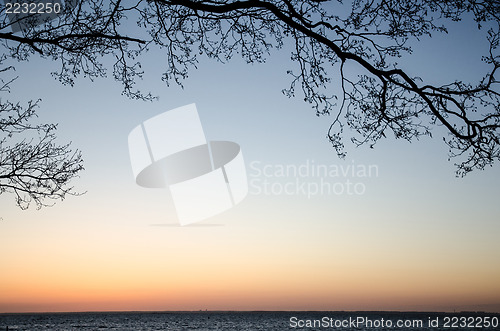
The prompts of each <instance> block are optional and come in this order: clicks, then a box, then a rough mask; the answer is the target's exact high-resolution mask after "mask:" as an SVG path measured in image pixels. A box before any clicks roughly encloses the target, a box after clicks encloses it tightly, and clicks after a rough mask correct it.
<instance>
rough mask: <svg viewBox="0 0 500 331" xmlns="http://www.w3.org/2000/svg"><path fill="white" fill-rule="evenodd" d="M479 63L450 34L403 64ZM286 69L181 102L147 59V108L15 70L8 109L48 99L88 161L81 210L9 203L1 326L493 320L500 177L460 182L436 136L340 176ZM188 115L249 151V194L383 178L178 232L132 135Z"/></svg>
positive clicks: (264, 199) (464, 29)
mask: <svg viewBox="0 0 500 331" xmlns="http://www.w3.org/2000/svg"><path fill="white" fill-rule="evenodd" d="M464 44H466V45H467V47H466V48H464V46H463V45H464ZM485 47H486V44H485V43H484V41H483V40H482V39H481V38H479V37H478V36H477V35H475V31H474V29H473V25H462V26H460V27H459V25H458V24H457V25H454V26H453V27H452V29H451V32H450V34H449V35H447V36H443V37H441V38H434V39H432V40H424V41H423V42H422V43H421V44H419V45H416V47H415V52H414V54H413V55H412V56H411V57H410V58H408V59H406V60H401V61H400V63H402V65H403V66H404V68H406V69H407V70H408V71H409V72H410V74H412V75H419V76H421V77H429V79H430V80H431V81H432V82H438V83H439V82H442V83H444V82H446V81H449V80H453V79H470V78H479V77H480V75H481V70H482V67H481V66H480V65H478V64H480V62H479V59H480V56H481V54H482V52H484V50H485ZM288 58H289V55H288V53H287V52H286V51H279V52H273V53H272V56H271V57H270V58H269V60H268V61H267V63H266V64H262V65H253V66H251V65H247V64H245V63H243V62H242V61H241V60H240V59H234V60H233V61H231V62H230V63H228V64H225V65H222V64H218V63H215V62H213V61H209V60H203V61H201V63H200V65H199V69H198V70H196V71H195V70H193V71H192V72H191V73H190V76H189V78H188V80H186V81H185V87H184V89H181V88H179V87H177V86H171V87H169V88H167V87H165V85H164V84H163V83H162V82H161V80H160V76H161V71H162V68H163V65H164V60H163V59H162V57H161V54H160V53H158V52H155V51H153V52H150V53H149V54H147V55H146V56H144V58H143V66H144V69H145V71H146V73H147V74H146V76H145V79H144V80H143V81H142V82H140V88H141V89H142V90H151V91H152V92H153V93H154V94H156V95H159V96H160V99H159V101H156V102H152V103H145V102H141V101H131V100H129V99H127V98H125V97H123V96H121V95H120V92H121V86H120V85H119V84H118V83H115V82H113V81H112V80H111V79H99V80H96V81H95V82H89V81H86V80H84V79H80V80H78V81H77V83H76V85H75V86H74V87H73V88H71V87H67V86H62V85H60V84H59V83H58V82H56V81H55V80H54V79H53V78H52V77H51V76H50V74H49V73H50V71H52V70H55V69H57V65H56V64H55V63H52V62H49V61H43V60H40V59H37V58H33V59H32V60H30V62H29V63H19V64H16V67H17V71H16V74H18V75H19V76H20V78H19V79H18V80H17V81H16V82H15V83H14V85H13V86H12V87H13V91H12V93H10V95H9V96H8V98H9V99H10V100H19V101H24V102H26V101H27V100H29V99H37V98H42V99H43V100H42V103H41V108H40V110H39V113H38V114H39V120H40V121H43V122H57V123H59V128H58V136H59V139H60V141H61V143H63V142H66V141H72V142H73V146H74V147H75V148H78V149H80V150H81V151H82V152H83V156H84V159H85V168H86V170H85V171H84V172H83V173H82V175H81V178H79V179H77V180H76V181H75V182H74V184H75V187H76V188H77V189H79V190H81V191H87V193H86V194H85V195H83V196H80V197H68V198H67V199H66V200H65V201H63V202H58V203H57V204H56V205H55V206H54V207H51V208H44V209H42V210H39V211H37V210H35V208H31V209H30V210H27V211H21V210H19V209H18V208H17V207H16V206H15V204H14V199H13V196H12V195H7V194H3V195H2V196H0V217H1V218H2V220H1V221H0V266H1V268H0V269H1V272H0V312H25V311H97V310H198V309H209V310H210V309H214V310H215V309H221V310H445V311H452V310H454V309H456V310H460V309H480V310H488V311H500V282H499V281H498V279H500V263H499V261H500V240H499V236H500V219H499V215H500V204H499V203H498V197H499V196H500V166H499V165H496V166H495V167H493V168H488V169H486V170H485V171H481V172H479V171H476V172H473V173H471V174H469V175H468V176H467V177H465V178H456V177H455V175H454V170H455V168H454V166H453V162H448V161H447V154H446V153H447V148H446V146H445V145H444V144H443V143H442V140H441V136H442V135H443V134H444V131H439V129H438V130H436V131H434V136H435V137H436V138H435V139H430V138H422V139H421V140H420V141H415V142H413V143H411V144H410V143H407V142H405V141H396V140H394V139H392V138H390V139H385V140H383V141H381V142H380V143H379V144H378V145H377V146H376V147H375V149H369V148H367V147H361V148H357V149H356V148H354V147H352V146H350V145H348V153H349V154H348V157H347V158H346V160H344V161H343V160H339V159H338V158H337V156H336V154H335V152H334V150H333V149H332V148H331V146H330V145H329V143H328V141H327V139H326V132H327V129H328V127H329V124H330V121H331V118H329V117H316V116H315V115H314V112H313V110H311V109H310V108H309V106H308V105H307V104H305V103H303V102H302V101H301V98H300V97H298V98H296V99H288V98H286V97H284V96H283V95H282V94H281V92H280V91H281V89H282V88H285V87H287V84H288V83H289V79H290V77H287V75H286V70H287V69H289V68H290V67H291V66H293V64H290V63H289V62H288V61H287V59H288ZM2 97H6V96H5V95H4V96H2ZM193 102H195V103H196V104H197V107H198V112H199V114H200V118H201V121H202V124H203V126H204V129H205V134H206V136H207V138H208V139H210V140H230V141H235V142H237V143H239V144H240V145H241V148H242V151H243V156H244V158H245V163H246V165H247V171H248V175H249V180H252V179H253V180H255V181H256V182H257V183H262V181H263V180H268V181H269V182H270V183H271V184H272V183H275V185H281V184H284V183H287V182H289V181H294V180H295V178H291V177H285V178H283V177H276V176H271V177H269V178H267V177H264V176H258V174H257V171H256V170H255V169H254V168H255V167H263V166H264V165H269V166H272V167H279V166H280V165H285V166H286V165H292V166H300V165H303V164H306V163H307V162H309V163H310V164H313V163H314V164H316V165H325V164H326V165H336V166H339V167H340V166H343V167H347V166H350V165H351V166H352V165H359V166H361V167H362V166H368V165H374V166H376V167H377V169H378V173H377V175H376V176H375V175H374V176H371V177H357V176H354V177H352V176H347V177H344V176H340V177H337V178H326V179H325V180H327V181H332V182H341V183H343V182H345V181H346V180H350V181H352V182H355V183H361V184H362V185H363V187H365V189H366V191H365V192H364V194H362V195H356V194H354V195H348V194H340V195H336V194H315V195H312V196H311V197H309V198H308V197H307V196H305V195H304V194H295V195H287V194H263V193H261V194H257V193H258V192H256V190H255V189H252V187H251V188H250V194H249V196H248V197H247V198H246V199H245V200H244V201H243V202H242V203H241V204H240V205H238V206H237V207H235V208H233V209H231V210H229V211H227V212H225V213H222V214H220V215H217V216H215V217H212V218H210V219H208V220H206V221H204V222H202V223H199V224H195V225H192V226H187V227H180V226H177V225H176V224H177V219H176V215H175V209H174V205H173V203H172V200H171V196H170V195H169V193H168V190H161V189H144V188H141V187H139V186H137V185H136V184H135V183H134V178H133V175H132V171H131V168H130V161H129V156H128V147H127V136H128V133H129V132H130V131H131V130H132V129H133V128H134V127H135V126H136V125H138V124H139V123H141V122H143V121H144V120H146V119H148V118H150V117H152V116H154V115H156V114H159V113H162V112H164V111H166V110H169V109H173V108H176V107H179V106H183V105H186V104H189V103H193ZM251 164H253V165H254V167H251ZM301 180H303V181H305V182H307V183H311V182H313V183H314V182H317V181H318V180H319V179H318V178H317V177H306V178H302V179H301Z"/></svg>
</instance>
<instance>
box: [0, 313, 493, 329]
mask: <svg viewBox="0 0 500 331" xmlns="http://www.w3.org/2000/svg"><path fill="white" fill-rule="evenodd" d="M478 329H481V330H500V314H495V313H481V312H460V313H436V312H432V313H425V312H327V311H300V312H298V311H286V312H285V311H280V312H271V311H251V312H250V311H246V312H224V311H196V312H84V313H15V314H14V313H7V314H0V331H4V330H8V331H13V330H16V331H20V330H30V331H31V330H36V331H39V330H54V331H67V330H78V331H86V330H123V331H137V330H172V331H180V330H197V331H205V330H207V331H208V330H240V331H247V330H268V331H273V330H359V331H364V330H408V331H411V330H421V331H422V330H448V331H451V330H478Z"/></svg>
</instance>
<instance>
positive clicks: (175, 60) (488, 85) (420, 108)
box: [0, 0, 500, 175]
mask: <svg viewBox="0 0 500 331" xmlns="http://www.w3.org/2000/svg"><path fill="white" fill-rule="evenodd" d="M499 13H500V3H499V2H498V1H495V0H418V1H415V0H412V1H410V0H352V1H341V0H332V1H325V0H307V1H294V0H275V1H263V0H229V1H227V0H226V1H221V0H206V1H202V0H175V1H166V0H148V1H142V0H135V1H121V0H112V1H100V0H82V1H75V0H68V1H66V2H65V4H64V5H63V6H62V9H61V12H60V13H58V14H57V15H56V16H55V17H54V16H52V17H51V19H50V20H46V21H44V22H41V20H40V17H37V16H36V15H27V16H26V15H25V16H23V17H18V18H12V15H10V16H9V15H6V13H5V7H3V8H2V12H1V14H2V18H1V21H0V42H1V44H2V47H3V53H4V56H5V57H12V58H14V59H17V60H20V61H25V60H28V59H29V58H30V57H31V56H33V55H38V56H41V57H43V58H47V59H49V60H53V61H58V62H59V63H60V68H59V70H58V71H57V72H54V73H53V75H54V76H55V77H56V78H57V79H59V80H60V81H61V82H62V83H64V84H73V82H74V79H75V78H77V77H79V76H83V77H87V78H90V79H93V78H96V77H104V76H106V74H107V72H108V71H109V70H111V72H112V74H113V77H114V79H116V80H117V81H120V82H121V83H122V84H123V93H124V94H125V95H127V96H129V97H131V98H139V99H145V100H150V99H153V98H154V97H153V96H152V95H151V94H149V93H147V92H146V93H143V92H141V91H140V90H138V89H136V86H135V82H136V80H137V79H140V78H141V77H142V74H143V72H142V71H141V65H140V55H141V54H142V53H144V52H146V51H148V50H149V49H151V48H153V47H154V48H159V49H161V50H162V51H163V54H164V56H165V59H166V63H167V64H168V65H167V66H166V68H164V73H163V80H164V81H165V82H166V83H167V84H169V83H171V82H175V83H177V84H181V85H182V80H183V79H185V78H186V77H187V75H188V72H189V70H192V69H193V68H195V67H196V65H197V63H198V59H199V57H201V56H208V57H209V58H213V59H214V60H216V61H221V62H226V61H228V60H230V59H231V58H232V57H233V56H234V55H235V54H239V55H240V56H242V57H243V58H244V59H245V60H246V61H247V62H249V63H254V62H263V61H265V59H266V57H267V56H269V54H270V50H271V49H273V48H277V49H279V48H284V47H285V45H292V47H291V48H292V51H291V64H292V65H297V67H298V70H289V71H288V74H289V75H290V77H291V84H290V86H288V88H285V89H284V90H283V91H284V93H285V94H286V95H287V96H290V97H292V96H295V95H296V93H298V92H299V93H301V94H302V95H303V99H304V100H305V101H306V102H308V103H310V104H311V105H312V107H313V108H314V109H315V111H316V114H318V115H320V114H331V115H332V118H333V119H332V124H331V127H330V130H329V131H328V135H327V136H328V139H329V140H330V141H331V143H332V145H333V147H334V148H335V150H336V152H337V153H338V155H339V156H341V157H343V156H345V150H344V140H345V139H344V138H343V137H345V132H344V130H345V129H346V128H349V129H350V131H351V132H353V134H354V137H353V138H352V139H351V140H352V141H353V143H354V144H356V145H363V144H368V145H370V146H373V145H374V144H375V143H376V142H377V141H378V140H379V139H381V138H382V137H385V136H386V135H388V134H389V133H390V132H392V134H393V135H394V137H396V138H402V139H406V140H408V141H412V140H414V139H418V137H420V136H422V135H431V133H432V130H433V128H435V127H436V126H444V127H445V128H446V129H447V131H448V133H449V135H448V137H446V138H445V139H444V141H445V143H446V144H447V145H448V146H449V148H450V157H454V158H455V159H456V160H457V163H456V164H457V173H458V174H459V175H465V174H466V173H468V172H470V171H472V170H474V169H483V168H484V167H486V166H488V165H492V164H493V163H494V162H495V161H498V160H499V159H500V134H499V128H500V103H499V97H500V95H499V90H498V83H499V81H498V80H497V78H495V74H497V69H498V67H499V65H500V59H499V55H498V46H499V40H500V32H499V31H500V29H499V26H500V19H499V18H500V17H499ZM460 20H474V21H475V22H476V23H477V26H478V28H480V29H481V30H482V31H484V35H485V38H486V39H487V40H488V42H489V50H488V51H487V52H486V53H485V54H484V56H483V58H482V61H484V63H485V64H486V65H487V66H488V68H489V69H488V71H487V72H484V75H483V78H482V79H480V80H479V81H476V82H468V81H460V80H456V81H451V82H449V83H447V84H444V85H433V84H432V83H430V82H429V79H428V78H426V77H413V76H411V75H410V74H408V73H407V72H406V71H405V70H404V68H402V67H399V65H398V64H397V59H398V58H399V57H402V56H405V55H407V54H409V53H410V52H411V50H412V49H411V46H412V45H415V44H416V43H418V41H419V40H420V39H421V38H423V37H426V36H431V35H432V34H436V33H445V32H447V28H446V26H447V24H448V23H450V22H453V21H460ZM134 21H135V23H136V24H131V23H133V22H134ZM15 26H19V27H20V28H18V29H16V28H15ZM106 57H111V58H113V59H114V64H113V65H112V68H106V67H105V66H104V65H103V59H105V58H106ZM350 64H355V65H356V66H357V67H358V68H361V70H362V71H361V73H356V74H355V75H353V74H352V73H350V72H349V70H350V68H352V66H351V65H350ZM353 76H355V78H353ZM335 84H336V85H335ZM334 86H339V87H340V88H341V92H340V93H337V95H335V93H334V92H333V90H334V88H333V87H334Z"/></svg>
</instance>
